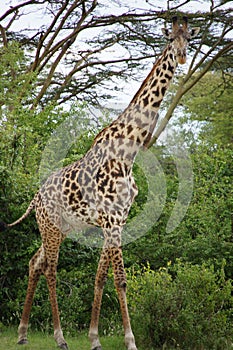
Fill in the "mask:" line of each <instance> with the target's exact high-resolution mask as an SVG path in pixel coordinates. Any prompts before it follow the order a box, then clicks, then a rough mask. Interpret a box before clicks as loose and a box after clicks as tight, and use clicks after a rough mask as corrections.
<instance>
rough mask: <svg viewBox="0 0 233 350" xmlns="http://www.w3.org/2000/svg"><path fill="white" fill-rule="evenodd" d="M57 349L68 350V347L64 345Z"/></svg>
mask: <svg viewBox="0 0 233 350" xmlns="http://www.w3.org/2000/svg"><path fill="white" fill-rule="evenodd" d="M59 348H60V349H62V350H69V348H68V345H67V344H66V343H62V344H60V345H59Z"/></svg>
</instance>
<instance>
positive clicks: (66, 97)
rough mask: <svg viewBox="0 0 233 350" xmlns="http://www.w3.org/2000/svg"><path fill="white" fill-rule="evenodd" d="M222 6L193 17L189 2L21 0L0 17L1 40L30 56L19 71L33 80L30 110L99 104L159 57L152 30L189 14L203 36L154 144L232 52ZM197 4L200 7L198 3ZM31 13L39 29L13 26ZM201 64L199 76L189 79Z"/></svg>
mask: <svg viewBox="0 0 233 350" xmlns="http://www.w3.org/2000/svg"><path fill="white" fill-rule="evenodd" d="M228 2H229V1H216V2H215V1H213V0H211V1H206V3H207V4H208V3H209V9H208V11H205V12H204V11H203V12H196V13H194V12H190V10H189V8H188V7H187V4H188V3H189V1H187V0H186V1H167V3H164V5H161V4H160V2H159V4H158V5H154V4H152V3H150V1H145V2H142V6H141V8H140V9H139V8H136V7H135V4H134V2H133V1H132V2H127V4H124V3H123V2H122V1H121V2H118V1H116V0H109V1H107V2H106V1H103V0H101V1H99V2H97V0H59V1H53V0H28V1H22V2H21V3H20V4H18V3H17V5H14V4H13V5H12V6H10V7H9V9H7V11H5V13H3V14H2V15H1V16H0V22H1V23H2V25H1V27H0V29H1V34H2V35H1V40H2V45H4V46H5V47H6V46H7V45H8V42H10V41H11V40H16V41H17V42H18V43H19V44H20V45H21V46H22V47H23V48H24V50H25V51H26V53H27V56H28V61H27V64H26V65H25V71H26V72H28V73H30V72H34V73H35V74H36V75H37V77H38V81H37V85H36V89H35V90H34V93H33V95H32V96H31V97H32V98H31V101H30V106H31V108H36V107H37V106H45V104H47V103H48V102H49V101H50V102H51V101H53V102H56V103H59V104H63V103H64V102H66V101H71V100H72V99H78V100H83V99H84V100H86V101H88V102H91V103H92V104H93V103H96V104H97V103H100V102H102V101H103V99H104V100H106V98H108V97H110V96H112V95H114V94H115V93H116V91H115V90H118V87H117V86H118V84H119V79H122V78H123V79H126V78H128V77H129V76H135V77H136V78H137V79H138V76H139V73H138V71H139V69H140V70H141V69H142V68H145V67H147V66H148V59H150V60H153V59H154V57H156V56H157V55H158V53H159V52H160V51H161V46H163V44H162V43H161V40H162V39H161V32H160V30H158V28H161V26H162V23H163V22H164V20H165V21H166V20H170V17H171V16H172V15H173V14H174V13H175V14H178V15H187V16H188V17H189V18H190V21H191V22H192V25H198V26H200V27H201V37H200V38H198V39H197V40H196V42H194V43H193V44H191V50H195V54H194V57H193V59H192V62H191V64H190V67H189V71H188V73H187V74H186V75H185V76H184V78H183V81H182V82H181V84H180V87H179V89H178V92H177V94H176V96H175V98H174V99H173V103H172V104H171V106H170V108H169V111H168V113H167V116H166V118H165V120H164V122H163V123H162V125H161V126H160V128H159V129H158V131H157V133H156V135H155V137H154V139H153V140H152V143H153V142H154V141H155V140H156V139H157V138H158V136H159V134H160V133H161V130H163V129H164V127H165V125H166V123H167V120H169V119H170V117H171V115H172V111H173V110H174V108H175V107H176V105H177V104H178V103H179V100H180V98H181V96H182V95H183V94H184V93H185V92H186V91H188V90H189V89H191V87H192V86H193V85H195V84H196V82H197V81H198V80H199V79H200V78H201V77H202V76H203V75H204V74H206V72H207V71H208V70H210V69H211V67H212V65H213V63H214V62H215V61H216V60H218V59H219V58H222V57H227V56H229V55H230V50H231V49H232V43H231V42H230V38H229V37H227V34H228V33H229V32H230V31H231V30H232V15H231V14H232V12H231V9H229V7H228V6H227V4H228ZM195 3H196V5H197V6H198V5H199V6H200V4H199V1H196V2H195ZM161 6H162V7H161ZM114 11H115V12H116V14H114V15H113V12H114ZM36 13H37V17H38V16H39V17H40V21H39V24H38V25H35V27H33V25H32V24H31V28H23V29H22V30H17V29H16V28H17V27H16V24H18V23H23V21H25V19H26V18H27V17H28V16H31V17H32V16H35V14H36ZM42 16H43V21H42ZM41 23H43V25H42V24H41ZM227 58H228V59H229V57H227ZM203 66H204V69H202V72H201V73H200V74H198V75H195V79H191V78H192V77H193V75H194V73H195V72H197V71H199V70H200V68H201V67H203ZM13 74H14V72H12V78H14V76H13ZM140 78H141V77H140ZM110 82H111V83H110Z"/></svg>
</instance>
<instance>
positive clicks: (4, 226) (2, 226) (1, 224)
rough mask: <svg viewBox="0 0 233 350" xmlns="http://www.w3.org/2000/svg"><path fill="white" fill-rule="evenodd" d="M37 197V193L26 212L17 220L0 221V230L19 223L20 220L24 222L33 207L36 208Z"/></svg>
mask: <svg viewBox="0 0 233 350" xmlns="http://www.w3.org/2000/svg"><path fill="white" fill-rule="evenodd" d="M36 197H37V194H36V195H35V196H34V198H33V200H32V201H31V203H30V204H29V206H28V208H27V210H26V211H25V213H24V214H23V215H22V216H21V217H20V218H19V219H18V220H16V221H14V222H12V223H11V224H7V223H5V222H0V232H3V231H5V230H6V229H8V228H10V227H12V226H15V225H17V224H19V223H20V222H22V221H23V220H24V219H25V218H26V217H27V216H28V215H29V214H30V213H31V211H32V210H33V209H35V199H36Z"/></svg>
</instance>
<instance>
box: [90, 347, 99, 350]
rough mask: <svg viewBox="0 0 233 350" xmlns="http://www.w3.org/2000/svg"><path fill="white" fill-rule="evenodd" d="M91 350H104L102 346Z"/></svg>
mask: <svg viewBox="0 0 233 350" xmlns="http://www.w3.org/2000/svg"><path fill="white" fill-rule="evenodd" d="M91 350H102V346H96V347H95V348H94V349H91Z"/></svg>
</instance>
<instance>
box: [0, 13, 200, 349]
mask: <svg viewBox="0 0 233 350" xmlns="http://www.w3.org/2000/svg"><path fill="white" fill-rule="evenodd" d="M198 30H199V29H198V28H193V29H191V30H189V29H188V26H187V19H186V18H184V21H183V25H182V26H180V25H179V24H178V22H177V18H173V25H172V31H171V32H169V31H168V30H167V29H164V30H163V33H164V35H165V36H166V37H167V38H168V39H169V41H170V43H169V44H168V45H167V47H166V48H165V49H164V51H163V52H162V54H161V56H160V58H159V59H158V60H157V62H156V63H155V64H154V66H153V68H152V70H151V72H150V73H149V75H148V76H147V78H146V79H145V80H144V82H143V83H142V85H141V87H140V89H139V90H138V92H137V93H136V94H135V96H134V98H133V99H132V101H131V102H130V104H129V106H128V107H127V108H126V109H125V111H124V112H123V113H122V114H121V115H120V116H119V117H118V118H117V119H116V120H114V121H113V122H112V123H111V124H110V125H109V126H108V127H106V128H105V129H103V130H102V131H101V132H100V133H99V134H98V135H97V136H96V138H95V140H94V142H93V145H92V146H91V148H90V150H89V151H88V152H87V153H86V155H85V156H84V157H83V158H82V159H80V160H78V161H77V162H75V163H73V164H71V165H69V166H67V167H65V168H62V169H61V170H59V171H56V172H55V173H53V174H51V175H50V176H49V178H48V179H47V180H46V181H45V182H44V183H43V185H42V186H41V188H40V189H39V191H38V192H37V193H36V194H35V196H34V199H33V200H32V201H31V203H30V205H29V207H28V209H27V210H26V212H25V213H24V214H23V215H22V217H21V218H20V219H18V220H17V221H15V222H14V223H12V224H8V225H7V224H1V225H0V228H1V229H5V228H7V227H8V228H10V227H12V226H14V225H16V224H19V223H20V222H21V221H22V220H24V219H25V218H26V217H27V216H28V215H29V214H30V212H31V211H32V210H33V209H35V211H36V219H37V223H38V227H39V230H40V233H41V238H42V245H41V247H40V248H39V249H38V251H37V252H36V254H35V255H34V256H33V257H32V259H31V260H30V263H29V282H28V289H27V294H26V300H25V303H24V308H23V313H22V317H21V321H20V325H19V329H18V343H19V344H25V343H26V342H27V329H28V322H29V315H30V310H31V306H32V302H33V297H34V293H35V290H36V286H37V283H38V280H39V278H40V275H41V274H44V275H45V277H46V280H47V285H48V289H49V297H50V303H51V308H52V315H53V325H54V337H55V340H56V342H57V345H58V346H59V347H60V348H61V349H68V346H67V343H66V341H65V339H64V336H63V333H62V329H61V324H60V318H59V311H58V304H57V297H56V271H57V262H58V254H59V247H60V245H61V243H62V241H63V240H64V239H65V238H66V236H67V234H68V233H69V232H70V230H71V228H72V226H73V225H74V226H77V225H78V226H80V227H81V226H82V225H95V226H99V227H101V229H102V232H103V237H104V243H103V248H102V252H101V256H100V260H99V265H98V269H97V273H96V279H95V290H94V291H95V293H94V302H93V305H92V314H91V323H90V329H89V339H90V342H91V349H92V350H101V344H100V341H99V336H98V324H99V315H100V308H101V300H102V295H103V288H104V284H105V282H106V279H107V275H108V269H109V266H110V264H112V269H113V274H114V284H115V287H116V290H117V294H118V299H119V303H120V309H121V314H122V320H123V327H124V333H125V345H126V348H127V350H137V347H136V345H135V339H134V335H133V332H132V329H131V325H130V318H129V313H128V307H127V299H126V284H127V282H126V275H125V271H124V263H123V256H122V248H121V247H122V230H123V226H124V225H125V223H126V219H127V216H128V213H129V210H130V207H131V205H132V203H133V201H134V198H135V196H136V195H137V186H136V184H135V181H134V178H133V174H132V168H133V164H134V162H135V157H136V156H137V154H138V153H139V151H140V149H142V148H146V147H147V145H148V144H149V142H150V140H151V137H152V134H153V131H154V129H155V126H156V123H157V112H158V110H159V107H160V104H161V102H162V100H163V98H164V95H165V93H166V90H167V89H168V87H169V84H170V81H171V79H172V77H173V75H174V73H175V69H176V67H177V64H178V63H181V64H183V63H185V61H186V48H187V45H188V41H189V40H190V39H191V38H192V37H194V36H195V35H196V34H197V33H198Z"/></svg>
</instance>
